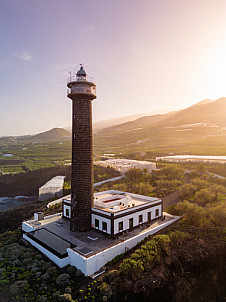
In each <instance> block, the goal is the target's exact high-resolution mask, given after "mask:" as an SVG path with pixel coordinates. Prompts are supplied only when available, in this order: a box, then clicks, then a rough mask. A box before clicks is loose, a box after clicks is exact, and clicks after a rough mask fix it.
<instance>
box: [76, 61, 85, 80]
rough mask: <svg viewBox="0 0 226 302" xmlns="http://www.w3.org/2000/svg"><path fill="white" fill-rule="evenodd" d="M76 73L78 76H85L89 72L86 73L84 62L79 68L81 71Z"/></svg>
mask: <svg viewBox="0 0 226 302" xmlns="http://www.w3.org/2000/svg"><path fill="white" fill-rule="evenodd" d="M76 75H77V76H83V77H86V76H87V73H86V72H85V70H84V69H83V67H82V64H81V67H80V69H79V71H78V72H77V74H76Z"/></svg>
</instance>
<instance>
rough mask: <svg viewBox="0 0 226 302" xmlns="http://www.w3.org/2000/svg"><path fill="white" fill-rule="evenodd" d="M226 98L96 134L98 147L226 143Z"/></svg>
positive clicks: (144, 118) (138, 147)
mask: <svg viewBox="0 0 226 302" xmlns="http://www.w3.org/2000/svg"><path fill="white" fill-rule="evenodd" d="M225 129H226V98H225V97H223V98H220V99H218V100H216V101H211V100H204V101H201V102H199V103H197V104H195V105H192V106H190V107H188V108H186V109H182V110H179V111H175V112H169V113H166V114H156V115H151V116H145V117H141V118H138V119H136V120H134V121H130V122H126V123H122V124H120V125H117V126H112V127H108V128H106V129H103V130H101V131H99V132H97V133H95V137H94V138H95V139H94V141H95V144H96V148H103V147H105V146H106V147H105V149H106V150H108V149H110V150H116V149H115V148H121V149H123V148H124V149H125V148H128V150H129V149H130V150H131V149H139V150H140V149H148V148H154V147H156V146H164V145H165V144H169V142H170V143H171V144H174V145H175V144H176V145H177V144H178V145H180V144H181V143H185V142H190V143H191V141H194V140H199V139H202V138H203V139H205V141H207V140H208V138H209V137H218V138H219V137H220V138H221V140H222V141H224V140H225V142H226V131H225Z"/></svg>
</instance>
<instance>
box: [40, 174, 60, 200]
mask: <svg viewBox="0 0 226 302" xmlns="http://www.w3.org/2000/svg"><path fill="white" fill-rule="evenodd" d="M64 179H65V176H55V177H53V178H52V179H50V180H49V181H48V182H47V183H45V184H44V185H43V186H41V187H40V188H39V197H38V199H39V200H40V201H45V200H49V199H52V198H57V197H62V196H63V186H64Z"/></svg>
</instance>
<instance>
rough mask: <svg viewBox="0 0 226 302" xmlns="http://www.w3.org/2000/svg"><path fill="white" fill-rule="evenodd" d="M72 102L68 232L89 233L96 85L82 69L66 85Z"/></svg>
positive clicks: (91, 203)
mask: <svg viewBox="0 0 226 302" xmlns="http://www.w3.org/2000/svg"><path fill="white" fill-rule="evenodd" d="M67 86H68V91H67V96H68V97H69V98H70V99H71V100H72V165H71V211H72V212H71V220H70V228H71V231H80V232H84V231H89V230H90V228H91V207H92V206H93V135H92V103H91V102H92V100H93V99H95V98H96V85H95V84H94V81H93V80H92V79H90V78H88V77H87V74H86V72H85V70H84V69H83V67H82V65H81V68H80V70H79V71H78V72H77V74H76V76H75V77H74V76H71V77H70V78H69V79H68V82H67Z"/></svg>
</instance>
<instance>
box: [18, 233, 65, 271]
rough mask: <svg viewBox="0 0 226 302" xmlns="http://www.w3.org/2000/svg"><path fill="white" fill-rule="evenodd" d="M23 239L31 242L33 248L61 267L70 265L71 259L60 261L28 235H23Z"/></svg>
mask: <svg viewBox="0 0 226 302" xmlns="http://www.w3.org/2000/svg"><path fill="white" fill-rule="evenodd" d="M23 238H24V239H26V240H27V241H29V242H30V243H31V244H32V245H33V246H35V247H36V248H37V249H38V250H39V251H40V252H42V253H43V254H44V255H46V256H47V257H48V258H49V259H50V260H52V261H53V262H54V263H56V264H57V265H58V266H59V267H64V266H66V265H68V264H69V257H65V258H63V259H60V258H59V257H57V256H56V255H54V254H53V253H51V252H50V251H48V250H47V249H45V248H44V247H43V246H41V245H40V244H38V243H37V242H35V241H34V240H32V239H31V238H29V237H28V236H27V235H26V234H23Z"/></svg>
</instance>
